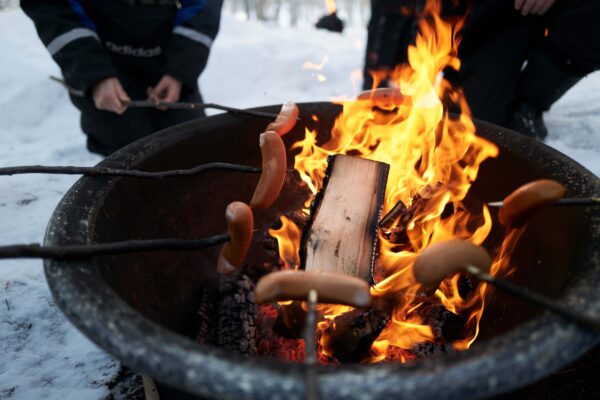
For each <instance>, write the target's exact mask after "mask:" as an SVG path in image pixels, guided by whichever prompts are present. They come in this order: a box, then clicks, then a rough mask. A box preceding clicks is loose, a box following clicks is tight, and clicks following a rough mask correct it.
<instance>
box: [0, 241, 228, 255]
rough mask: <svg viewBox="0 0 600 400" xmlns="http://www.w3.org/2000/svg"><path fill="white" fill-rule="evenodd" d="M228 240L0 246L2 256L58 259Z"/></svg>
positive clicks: (186, 247)
mask: <svg viewBox="0 0 600 400" xmlns="http://www.w3.org/2000/svg"><path fill="white" fill-rule="evenodd" d="M227 241H229V235H216V236H210V237H207V238H203V239H188V240H184V239H150V240H126V241H122V242H111V243H94V244H80V245H64V246H42V245H40V244H39V243H32V244H17V245H10V246H0V259H2V258H50V259H55V260H64V259H75V258H87V257H93V256H100V255H112V254H125V253H138V252H144V251H160V250H178V251H179V250H184V251H185V250H198V249H203V248H205V247H210V246H215V245H218V244H221V243H225V242H227Z"/></svg>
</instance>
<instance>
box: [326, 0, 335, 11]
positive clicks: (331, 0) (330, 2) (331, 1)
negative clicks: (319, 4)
mask: <svg viewBox="0 0 600 400" xmlns="http://www.w3.org/2000/svg"><path fill="white" fill-rule="evenodd" d="M325 5H326V6H327V12H328V13H329V14H333V13H334V12H336V11H337V7H336V6H335V0H325Z"/></svg>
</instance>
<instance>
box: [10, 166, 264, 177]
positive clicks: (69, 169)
mask: <svg viewBox="0 0 600 400" xmlns="http://www.w3.org/2000/svg"><path fill="white" fill-rule="evenodd" d="M214 170H226V171H235V172H244V173H251V174H256V173H260V172H262V168H257V167H249V166H246V165H238V164H229V163H223V162H213V163H207V164H201V165H197V166H195V167H193V168H189V169H175V170H170V171H156V172H153V171H137V170H128V169H119V168H107V167H73V166H44V165H24V166H15V167H4V168H0V176H1V175H20V174H63V175H88V176H120V177H127V178H141V179H165V178H182V177H188V176H195V175H199V174H201V173H204V172H208V171H214Z"/></svg>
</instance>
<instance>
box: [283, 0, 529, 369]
mask: <svg viewBox="0 0 600 400" xmlns="http://www.w3.org/2000/svg"><path fill="white" fill-rule="evenodd" d="M439 10H440V5H439V2H438V1H429V2H428V3H427V5H426V7H425V10H424V11H423V18H420V23H419V33H418V35H417V38H416V43H415V45H411V46H409V48H408V65H402V66H399V67H397V68H396V69H395V70H394V71H392V72H390V71H384V73H379V72H374V74H373V75H374V81H375V86H377V84H378V82H379V81H380V80H381V79H382V78H383V77H384V76H391V80H392V83H393V86H394V87H396V88H398V90H399V93H400V94H401V96H398V101H397V103H396V104H390V103H383V102H382V101H381V100H379V99H378V98H377V96H376V92H371V93H372V94H371V97H370V98H368V99H366V100H364V99H362V100H358V99H357V100H345V101H343V102H342V104H343V112H342V114H341V115H340V116H339V117H338V118H337V120H336V122H335V124H334V126H333V129H332V132H331V139H329V140H328V141H327V142H326V143H322V144H320V143H317V133H316V131H310V130H308V129H307V130H306V131H305V137H304V139H302V140H300V141H298V142H296V143H295V144H294V145H293V146H292V150H295V151H297V155H296V156H295V162H294V168H295V169H296V170H297V171H298V172H299V174H300V177H301V179H302V181H303V182H304V183H305V184H306V186H307V187H308V188H309V189H310V191H311V192H312V193H313V194H316V193H317V192H318V191H319V190H320V189H321V188H322V183H323V177H324V175H325V169H326V167H327V157H328V156H329V155H333V154H351V155H354V156H358V157H363V158H367V159H371V160H376V161H381V162H385V163H388V164H389V165H390V171H389V177H388V186H387V192H386V197H385V202H384V213H387V212H388V211H389V210H391V209H392V208H393V207H394V205H396V203H398V202H399V201H401V202H402V203H403V204H404V205H406V206H407V207H413V209H414V214H413V215H412V218H411V219H410V221H409V222H408V223H407V224H406V226H405V229H406V237H407V241H408V243H407V246H406V247H407V248H406V249H402V250H401V251H399V250H398V248H397V244H396V243H393V242H392V241H390V240H388V239H389V236H388V235H386V233H381V234H380V237H379V239H380V243H381V246H380V260H379V262H380V264H381V265H380V267H379V272H378V274H377V278H381V279H379V280H378V282H377V283H376V285H375V286H374V287H372V289H371V292H372V295H373V296H374V297H380V298H386V299H389V298H393V299H394V301H395V307H394V308H393V312H392V315H391V319H390V322H389V323H388V324H387V326H386V327H385V328H384V330H383V331H382V333H381V334H380V336H379V337H378V338H377V340H376V341H375V342H374V344H373V346H372V348H371V355H372V357H371V358H370V359H369V360H367V361H368V362H377V361H381V360H383V359H385V358H386V357H387V354H388V351H390V349H400V351H401V354H402V356H401V357H400V359H401V360H405V359H406V357H407V356H406V355H409V354H410V351H411V350H412V349H413V348H414V346H415V345H417V344H419V343H425V342H434V341H435V340H436V338H435V335H434V334H433V332H432V329H431V327H430V326H429V325H427V324H426V323H425V322H424V319H425V318H424V316H422V315H421V314H420V311H421V310H422V309H423V305H424V304H425V303H424V298H423V296H422V295H421V294H420V292H419V290H420V286H419V285H418V284H417V283H416V282H415V279H414V276H413V274H412V265H413V263H414V260H415V258H416V256H417V255H418V254H419V253H421V252H422V251H423V250H424V249H426V248H427V247H428V246H429V245H431V244H433V243H437V242H440V241H445V240H449V239H463V240H468V241H470V242H472V243H474V244H477V245H480V244H482V243H483V242H484V240H485V239H486V238H487V236H488V234H489V233H490V230H491V227H492V218H491V215H490V212H489V210H488V208H487V206H486V205H483V204H481V205H479V206H473V204H466V203H465V201H464V200H465V197H466V196H467V194H468V192H469V189H470V187H471V184H472V183H473V182H474V181H475V180H476V178H477V174H478V171H479V167H480V165H481V163H482V162H484V161H485V160H487V159H489V158H491V157H496V156H497V155H498V148H497V147H496V145H494V144H493V143H491V142H489V141H487V140H485V139H483V138H481V137H478V136H476V134H475V131H476V129H475V125H474V124H473V121H472V119H471V116H470V110H469V107H468V105H467V103H466V100H465V98H464V95H463V93H462V91H461V90H459V89H456V88H453V87H452V86H451V85H450V83H449V82H448V81H447V80H445V79H444V77H443V70H444V69H445V68H453V69H455V70H458V69H459V68H460V60H459V59H458V57H457V49H458V45H459V42H460V40H459V39H460V37H459V32H460V31H461V29H462V25H463V21H464V20H458V21H456V20H455V21H452V22H449V21H445V20H443V19H442V18H440V17H439ZM324 62H326V61H325V60H324ZM322 64H324V63H322ZM321 67H322V66H321ZM450 107H452V109H453V110H455V111H458V113H457V115H451V114H450V113H449V111H448V109H449V108H450ZM309 203H310V199H309V200H308V202H307V204H306V205H307V206H308V204H309ZM305 212H307V211H305ZM282 223H284V224H285V222H284V221H283V219H282ZM396 223H398V222H396ZM282 229H283V228H282ZM286 229H289V227H288V228H286ZM279 232H280V234H281V230H280V231H279ZM387 233H390V232H387ZM286 235H287V236H286ZM286 235H280V236H278V241H279V243H280V254H282V258H283V259H284V260H286V261H285V264H286V265H288V264H290V265H293V266H294V267H296V266H297V265H298V264H299V260H298V259H297V258H293V260H292V258H289V257H290V255H289V254H290V253H289V251H290V250H289V249H290V248H292V249H295V250H297V243H296V244H291V243H284V242H285V241H286V240H297V241H298V242H299V240H300V237H299V235H298V236H297V237H296V236H295V235H290V234H286ZM292 236H293V238H292ZM519 236H520V234H519V233H518V232H517V233H514V232H513V233H511V234H510V235H509V236H508V237H507V239H506V241H505V242H504V244H503V247H502V249H501V251H500V252H499V254H498V256H497V257H496V260H495V262H494V266H493V267H492V271H491V272H492V274H496V273H498V272H499V271H500V270H503V269H506V268H507V266H508V264H509V259H510V254H511V253H512V248H514V243H516V240H518V237H519ZM282 243H283V244H285V246H282ZM282 247H283V250H282ZM296 256H297V253H296ZM288 258H289V260H288ZM459 280H460V277H459V276H454V277H452V278H449V279H446V280H445V281H443V282H442V284H441V285H440V287H439V289H438V290H437V291H436V293H435V295H434V296H432V297H430V298H428V299H427V301H428V302H429V304H431V303H432V302H433V303H435V304H441V305H443V306H444V307H445V308H446V309H447V310H449V311H451V312H454V313H456V314H460V315H462V316H464V317H465V318H466V320H467V327H466V330H467V333H468V336H467V337H466V338H465V339H464V340H460V341H456V342H454V344H453V345H454V347H455V348H456V349H458V350H466V349H467V348H468V347H469V346H470V345H471V344H472V343H473V341H474V340H475V338H476V337H477V334H478V331H479V321H480V319H481V315H482V313H483V309H484V303H485V302H484V298H485V294H486V290H487V285H485V284H481V285H479V286H478V287H477V289H476V290H475V293H474V294H472V295H471V296H470V297H468V298H467V299H464V298H463V297H461V294H460V293H459ZM320 311H321V313H322V314H324V318H325V320H324V321H322V322H321V323H319V330H320V331H321V333H322V337H321V345H322V346H321V347H322V349H321V351H322V353H323V354H325V355H329V354H328V349H327V348H326V346H324V344H325V343H326V340H324V338H323V336H324V335H325V334H326V333H325V332H326V327H327V326H328V324H329V323H331V321H332V320H333V319H334V318H335V316H337V315H340V314H341V313H344V312H347V311H348V308H347V307H342V306H333V305H327V306H322V307H321V308H320Z"/></svg>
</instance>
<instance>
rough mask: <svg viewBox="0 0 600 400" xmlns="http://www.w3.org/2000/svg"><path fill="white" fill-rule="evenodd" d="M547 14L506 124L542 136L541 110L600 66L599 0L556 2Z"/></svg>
mask: <svg viewBox="0 0 600 400" xmlns="http://www.w3.org/2000/svg"><path fill="white" fill-rule="evenodd" d="M549 14H550V15H548V18H549V19H548V30H547V32H548V36H547V37H544V38H543V39H542V40H540V41H539V43H538V45H537V46H536V47H535V49H533V51H532V52H531V54H530V55H529V57H528V60H527V66H526V67H525V69H524V71H523V73H522V74H521V78H520V80H519V84H518V91H517V96H516V99H515V103H514V106H513V114H512V116H511V118H510V119H509V121H508V122H507V125H508V126H510V127H511V128H513V129H515V130H518V131H520V132H522V133H525V134H528V135H530V136H532V137H537V138H538V139H544V138H545V137H546V135H547V130H546V127H545V125H544V122H543V118H542V112H543V111H547V110H548V109H550V106H551V105H552V104H553V103H554V102H556V101H557V100H558V99H559V98H561V97H562V96H563V95H564V94H565V93H566V92H567V91H568V90H569V89H570V88H571V87H573V86H574V85H575V84H576V83H577V82H579V80H581V78H583V76H584V75H586V74H587V73H589V72H592V71H594V70H597V69H599V68H600V24H598V20H599V19H600V1H598V0H573V1H568V2H561V3H557V4H556V6H555V7H553V9H552V10H551V12H550V13H549Z"/></svg>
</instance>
